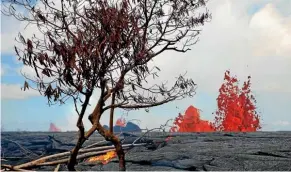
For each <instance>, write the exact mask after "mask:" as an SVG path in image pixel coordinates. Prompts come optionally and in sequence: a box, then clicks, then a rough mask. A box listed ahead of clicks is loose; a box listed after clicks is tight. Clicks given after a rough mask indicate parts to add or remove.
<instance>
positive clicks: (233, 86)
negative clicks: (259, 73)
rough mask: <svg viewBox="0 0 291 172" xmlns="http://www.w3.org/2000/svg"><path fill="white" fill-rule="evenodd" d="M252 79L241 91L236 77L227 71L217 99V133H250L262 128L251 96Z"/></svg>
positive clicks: (253, 98) (254, 101) (245, 83)
mask: <svg viewBox="0 0 291 172" xmlns="http://www.w3.org/2000/svg"><path fill="white" fill-rule="evenodd" d="M250 79H251V77H250V76H249V77H248V80H247V81H246V82H244V84H243V87H242V88H241V89H240V88H239V86H238V80H237V78H236V77H231V76H230V72H229V71H226V72H225V75H224V83H223V84H222V85H221V87H220V89H219V95H218V98H217V106H218V110H217V111H216V116H215V125H216V130H217V131H231V132H250V131H257V130H258V129H260V128H261V126H260V119H259V115H258V114H257V112H256V109H257V108H256V105H255V103H256V100H255V97H254V96H253V95H252V94H251V89H250V86H251V82H250Z"/></svg>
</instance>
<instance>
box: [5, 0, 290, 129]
mask: <svg viewBox="0 0 291 172" xmlns="http://www.w3.org/2000/svg"><path fill="white" fill-rule="evenodd" d="M207 7H208V8H209V10H210V12H211V13H212V21H211V22H210V23H207V24H206V25H205V26H204V27H203V31H202V34H201V36H200V41H199V42H198V43H197V44H196V45H194V46H193V47H192V50H191V51H188V52H187V53H185V54H181V53H173V52H166V53H164V54H162V55H160V56H158V57H157V58H156V59H155V61H154V63H155V65H157V66H159V67H160V68H161V70H162V72H161V73H160V79H159V80H156V82H159V81H164V80H173V79H174V78H175V77H176V76H178V75H179V74H181V73H184V72H186V71H187V76H188V77H189V78H192V79H193V80H194V81H195V83H197V84H198V89H197V93H196V95H195V96H194V97H193V98H191V99H185V100H181V101H177V102H172V103H169V104H167V105H163V106H160V107H155V108H152V109H150V112H149V113H147V112H145V111H144V110H139V111H132V112H130V113H128V114H126V115H127V117H126V118H128V119H139V120H140V121H141V122H140V123H139V124H140V126H141V127H142V128H146V127H147V128H153V127H158V126H160V125H161V124H163V123H165V121H167V120H168V119H170V118H174V117H176V116H177V115H178V113H179V112H181V113H184V111H185V110H186V108H187V107H188V106H189V105H194V106H195V107H197V108H199V109H201V110H202V113H201V118H203V119H206V120H211V121H212V120H213V119H214V116H213V114H212V113H213V112H214V111H215V110H216V108H217V105H216V98H217V96H218V89H219V87H220V86H221V84H222V82H223V76H224V72H225V71H226V70H230V71H231V74H233V75H236V76H237V77H238V79H239V80H241V81H242V82H243V81H245V80H246V79H247V76H248V75H251V76H252V80H251V81H252V90H253V92H254V95H255V96H256V99H257V106H258V111H259V112H260V116H261V119H262V124H263V128H262V130H265V131H274V130H291V79H290V78H291V11H290V9H291V1H290V0H210V1H209V3H208V4H207ZM24 26H25V25H24V24H22V23H20V22H18V21H16V20H13V18H8V17H5V16H3V15H2V16H1V120H2V126H3V127H4V128H5V129H6V130H17V129H20V130H31V131H39V130H48V128H49V123H50V122H54V123H55V124H56V125H57V126H58V127H59V128H61V129H62V130H77V128H76V120H77V114H76V113H75V111H74V106H73V104H71V103H70V102H69V103H67V104H65V105H62V106H58V105H57V106H51V107H49V106H48V105H47V104H46V99H45V98H43V97H41V96H40V95H39V93H38V92H33V91H28V92H23V91H21V90H20V87H21V86H22V84H23V81H24V78H23V77H22V76H21V75H20V72H19V71H20V70H22V71H24V72H26V73H32V72H33V71H32V70H31V69H29V68H24V67H23V66H22V65H21V64H20V63H19V62H17V59H16V57H15V53H14V48H13V45H14V44H16V43H15V41H14V38H15V37H16V36H17V34H18V32H19V31H21V32H23V33H24V34H25V36H28V35H31V34H33V33H37V30H36V28H35V27H32V28H28V29H26V30H25V31H23V28H24ZM242 82H241V84H242ZM95 97H96V96H95ZM90 103H91V104H94V103H96V99H92V100H91V102H90ZM177 107H178V108H177ZM92 109H93V107H89V109H88V111H87V112H90V111H92ZM87 115H88V114H87ZM121 115H125V113H124V112H122V111H117V112H116V118H118V117H120V116H121ZM101 121H102V124H108V115H107V114H105V115H103V117H102V120H101ZM85 126H86V127H87V128H88V127H90V125H89V121H88V120H87V116H85Z"/></svg>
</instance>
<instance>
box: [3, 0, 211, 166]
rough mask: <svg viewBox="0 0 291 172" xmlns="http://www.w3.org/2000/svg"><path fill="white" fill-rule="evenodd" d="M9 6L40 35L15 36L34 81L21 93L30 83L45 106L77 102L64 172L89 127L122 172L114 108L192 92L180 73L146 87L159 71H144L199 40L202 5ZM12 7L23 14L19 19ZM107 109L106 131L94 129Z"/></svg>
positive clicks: (179, 0) (82, 1)
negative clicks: (75, 132) (74, 136)
mask: <svg viewBox="0 0 291 172" xmlns="http://www.w3.org/2000/svg"><path fill="white" fill-rule="evenodd" d="M7 1H8V2H6V3H5V4H7V3H9V5H7V6H6V8H4V10H3V11H2V12H3V13H4V14H6V15H13V16H14V17H15V18H17V19H18V20H21V21H26V22H28V23H29V24H34V25H37V26H38V28H39V30H40V31H41V33H42V35H40V36H35V35H34V36H33V37H32V38H30V39H25V38H24V37H23V36H22V35H21V34H20V35H19V40H20V42H21V43H22V44H23V45H24V46H25V48H19V47H15V51H16V53H17V55H18V56H19V57H20V60H22V61H23V64H24V65H27V66H29V67H31V68H33V69H34V70H35V73H36V76H37V77H36V78H28V77H27V76H26V78H27V79H28V80H29V82H30V83H29V82H27V81H25V84H24V89H27V88H28V87H31V84H35V86H36V89H37V90H38V91H39V92H40V93H41V94H43V95H44V96H46V97H47V98H48V102H49V104H52V103H53V102H52V101H54V102H60V103H63V102H64V101H65V100H67V99H68V98H72V100H73V101H74V103H75V109H76V112H77V113H78V115H79V117H78V121H77V127H78V128H79V138H78V141H77V144H76V146H75V148H74V149H73V150H72V153H71V156H70V159H69V162H68V169H69V170H75V168H74V166H75V164H76V156H77V154H78V151H79V149H80V148H81V147H82V145H83V143H84V142H85V140H87V139H88V138H89V137H90V136H91V135H92V134H93V132H94V131H95V130H97V131H98V132H99V133H100V134H101V135H102V136H103V137H104V138H105V139H106V140H108V141H111V142H112V143H113V144H114V146H115V148H116V153H117V154H118V157H119V167H120V170H125V160H124V152H123V149H122V146H121V143H120V141H119V139H118V138H117V137H116V136H115V135H114V134H113V131H112V130H113V114H114V109H116V108H121V109H128V110H132V109H139V108H150V107H153V106H159V105H162V104H164V103H168V102H170V101H174V100H178V99H180V98H184V97H186V96H192V95H193V93H194V92H195V84H194V82H193V81H192V80H191V79H185V78H184V77H183V76H179V77H178V79H177V81H176V83H175V84H174V85H173V86H172V87H170V88H167V87H166V85H165V83H162V84H161V85H156V84H155V85H153V86H148V87H147V86H146V83H145V82H146V81H147V80H146V79H147V78H148V77H149V76H153V77H155V76H157V71H158V70H159V68H157V67H153V68H150V67H149V64H148V62H149V61H150V60H152V59H153V58H154V57H156V56H158V55H159V54H161V53H162V52H164V51H167V50H173V51H177V52H186V51H188V50H190V49H189V46H191V45H193V44H195V43H196V42H197V36H198V35H199V33H200V29H199V28H198V27H199V26H201V25H203V24H204V23H205V22H206V21H207V20H208V19H210V15H209V13H208V11H205V12H204V13H200V14H199V15H197V10H199V8H200V7H204V6H205V2H204V0H198V1H195V2H194V1H192V0H137V1H134V0H132V1H131V2H129V0H119V1H107V0H74V1H73V0H66V1H64V0H61V1H53V0H51V1H49V0H40V1H39V2H38V4H41V5H42V7H40V6H34V5H33V3H32V2H31V1H29V0H7ZM54 2H58V3H60V4H59V5H55V4H54ZM5 4H4V5H5ZM15 5H19V6H22V7H24V8H25V9H27V10H28V12H29V14H28V15H26V16H25V15H19V14H18V13H16V10H15V8H14V6H15ZM165 62H166V60H165ZM45 77H46V78H47V79H49V81H47V80H46V79H45ZM29 85H30V86H29ZM94 90H99V91H100V95H99V99H98V103H97V104H96V105H95V109H94V111H93V112H92V113H91V114H90V115H89V120H90V121H91V123H92V127H91V128H90V129H89V130H88V131H87V132H85V130H84V126H83V116H84V114H85V112H86V108H87V106H88V103H89V100H90V98H91V96H92V93H93V91H94ZM109 99H110V100H109ZM78 102H81V103H82V108H81V109H79V108H78V106H77V104H78ZM107 110H109V111H110V129H109V131H107V130H105V129H104V128H103V127H102V125H101V124H100V118H101V116H102V114H103V113H104V112H105V111H107Z"/></svg>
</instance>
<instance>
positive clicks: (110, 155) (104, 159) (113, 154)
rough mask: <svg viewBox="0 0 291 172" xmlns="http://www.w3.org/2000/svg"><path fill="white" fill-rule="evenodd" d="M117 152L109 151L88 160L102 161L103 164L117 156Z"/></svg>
mask: <svg viewBox="0 0 291 172" xmlns="http://www.w3.org/2000/svg"><path fill="white" fill-rule="evenodd" d="M116 156H117V155H116V152H115V151H109V152H107V153H106V154H105V155H100V156H94V157H91V158H89V159H88V160H87V162H101V163H102V164H104V165H105V164H107V163H108V162H109V161H110V160H111V159H113V158H115V157H116Z"/></svg>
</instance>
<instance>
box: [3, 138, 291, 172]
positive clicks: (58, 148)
mask: <svg viewBox="0 0 291 172" xmlns="http://www.w3.org/2000/svg"><path fill="white" fill-rule="evenodd" d="M1 136H2V137H1V157H2V158H4V159H5V161H2V162H1V163H2V164H3V163H4V164H11V165H15V164H21V163H24V162H28V161H30V160H31V159H33V158H35V157H37V156H43V155H42V154H53V153H57V152H64V151H67V150H70V149H71V148H72V147H73V146H74V144H75V143H76V141H77V133H74V132H67V133H46V132H43V133H41V132H37V133H36V132H22V133H16V132H4V133H1ZM125 137H126V140H127V141H128V142H132V139H133V140H134V139H135V137H132V136H129V135H124V136H122V138H125ZM166 137H167V135H165V134H163V133H151V134H150V136H149V137H148V138H147V139H145V140H142V141H143V142H148V143H153V145H154V146H153V145H152V146H153V147H151V146H147V147H136V148H133V149H131V150H130V151H129V152H128V153H127V154H126V165H127V170H134V171H137V170H141V171H148V170H150V171H160V170H161V171H168V170H172V171H179V170H187V171H198V170H199V171H200V170H202V171H222V170H223V171H226V170H232V171H237V170H239V171H240V170H248V171H252V170H259V171H291V132H256V133H185V134H176V135H173V137H172V139H171V140H169V141H167V142H163V141H164V140H165V138H166ZM100 140H103V138H102V137H99V136H98V135H97V134H96V135H94V136H93V137H92V138H90V140H88V141H87V142H86V144H85V146H86V145H89V144H92V143H94V142H97V141H100ZM157 143H159V144H157ZM18 144H19V145H21V146H22V147H24V148H26V149H28V150H29V151H31V152H33V153H26V154H25V153H24V152H25V151H24V150H22V149H21V148H20V146H19V145H18ZM104 144H105V145H106V144H109V143H104ZM155 146H158V147H155ZM54 168H55V166H47V167H39V168H37V169H36V170H45V171H47V170H53V169H54ZM76 169H77V170H78V171H98V170H105V171H114V170H118V161H117V160H116V159H113V160H112V161H111V162H109V163H108V164H106V165H98V164H97V163H90V164H89V163H87V162H80V163H79V164H78V165H77V166H76ZM59 170H61V171H63V170H66V166H65V165H61V167H60V169H59Z"/></svg>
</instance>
